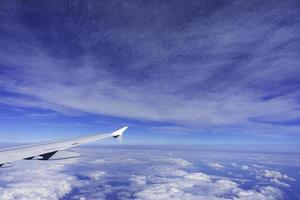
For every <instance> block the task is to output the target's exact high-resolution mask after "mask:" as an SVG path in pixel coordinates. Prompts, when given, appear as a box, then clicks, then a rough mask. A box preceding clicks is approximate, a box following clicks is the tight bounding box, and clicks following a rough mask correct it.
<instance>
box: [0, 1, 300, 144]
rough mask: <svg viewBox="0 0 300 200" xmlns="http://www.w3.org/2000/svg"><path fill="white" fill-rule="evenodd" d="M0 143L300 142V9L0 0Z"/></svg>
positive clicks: (261, 4)
mask: <svg viewBox="0 0 300 200" xmlns="http://www.w3.org/2000/svg"><path fill="white" fill-rule="evenodd" d="M0 8H1V9H0V140H2V141H18V142H21V141H38V140H45V139H53V138H61V137H64V138H65V137H74V136H80V135H85V134H89V133H95V132H99V131H100V132H101V131H111V130H114V129H115V128H119V127H122V126H124V125H128V126H129V127H130V129H129V130H128V134H127V135H128V138H127V141H128V143H159V144H164V143H171V144H174V143H177V144H181V143H184V144H190V143H193V144H194V143H196V144H236V145H243V144H256V143H258V144H260V145H264V144H269V145H272V144H281V145H296V146H297V145H300V90H299V88H300V14H299V13H300V2H299V1H298V0H286V1H281V0H274V1H273V0H267V1H258V0H252V1H241V0H237V1H224V0H201V1H199V0H190V1H186V0H182V1H181V0H176V1H173V0H170V1H156V0H155V1H142V0H140V1H135V0H134V1H132V0H129V1H124V0H120V1H1V3H0Z"/></svg>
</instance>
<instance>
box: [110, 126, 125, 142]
mask: <svg viewBox="0 0 300 200" xmlns="http://www.w3.org/2000/svg"><path fill="white" fill-rule="evenodd" d="M127 128H128V127H127V126H125V127H123V128H121V129H118V130H116V131H115V132H113V133H112V135H113V137H114V138H116V139H117V140H118V141H119V142H121V143H122V142H123V133H124V132H125V131H126V129H127Z"/></svg>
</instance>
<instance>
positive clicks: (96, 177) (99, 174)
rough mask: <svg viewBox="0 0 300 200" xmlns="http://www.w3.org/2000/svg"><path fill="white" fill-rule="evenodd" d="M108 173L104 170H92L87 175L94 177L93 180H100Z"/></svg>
mask: <svg viewBox="0 0 300 200" xmlns="http://www.w3.org/2000/svg"><path fill="white" fill-rule="evenodd" d="M105 175H106V173H105V172H104V171H92V172H89V173H88V174H87V176H88V177H89V178H90V179H92V180H95V181H98V180H100V179H101V178H103V177H104V176H105Z"/></svg>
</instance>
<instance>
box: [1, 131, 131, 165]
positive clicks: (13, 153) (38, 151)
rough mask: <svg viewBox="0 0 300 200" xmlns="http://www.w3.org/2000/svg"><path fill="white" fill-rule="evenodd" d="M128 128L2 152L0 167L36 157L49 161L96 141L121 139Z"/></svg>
mask: <svg viewBox="0 0 300 200" xmlns="http://www.w3.org/2000/svg"><path fill="white" fill-rule="evenodd" d="M127 128H128V127H123V128H121V129H119V130H116V131H114V132H112V133H108V134H98V135H93V136H87V137H82V138H77V139H71V140H61V141H55V142H53V141H52V142H44V143H38V144H32V145H28V146H22V147H15V148H10V149H5V150H0V167H1V166H2V165H3V164H5V163H10V162H14V161H17V160H23V159H26V160H30V159H33V158H34V157H39V158H41V160H48V159H49V158H51V157H52V156H53V155H54V154H55V153H57V152H58V151H61V150H65V149H69V148H71V147H75V146H78V145H81V144H85V143H89V142H93V141H96V140H103V139H107V138H110V137H114V138H117V139H121V138H122V134H123V132H124V131H125V130H126V129H127Z"/></svg>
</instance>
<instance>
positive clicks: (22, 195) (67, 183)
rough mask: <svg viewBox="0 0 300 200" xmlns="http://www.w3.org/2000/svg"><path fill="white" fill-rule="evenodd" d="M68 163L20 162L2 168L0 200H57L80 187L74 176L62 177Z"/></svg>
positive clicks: (66, 175)
mask: <svg viewBox="0 0 300 200" xmlns="http://www.w3.org/2000/svg"><path fill="white" fill-rule="evenodd" d="M70 163H75V160H72V161H71V160H69V161H45V162H43V161H34V160H32V161H22V162H17V163H14V165H13V166H12V167H10V168H1V175H0V180H1V185H2V187H0V199H1V200H12V199H16V200H32V199H36V200H46V199H47V200H58V199H60V198H61V197H63V196H64V195H66V194H68V193H69V192H71V191H72V188H73V187H74V186H79V182H78V180H77V179H76V177H75V176H72V175H68V174H67V173H65V170H66V168H67V165H68V164H70Z"/></svg>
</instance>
